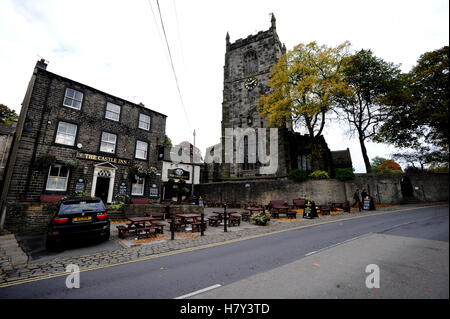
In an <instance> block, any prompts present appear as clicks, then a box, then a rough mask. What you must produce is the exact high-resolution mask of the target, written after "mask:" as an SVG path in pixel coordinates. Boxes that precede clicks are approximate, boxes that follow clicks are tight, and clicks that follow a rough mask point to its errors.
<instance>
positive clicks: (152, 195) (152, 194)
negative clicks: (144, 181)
mask: <svg viewBox="0 0 450 319" xmlns="http://www.w3.org/2000/svg"><path fill="white" fill-rule="evenodd" d="M158 196H159V195H158V187H157V186H156V185H155V184H153V185H152V186H151V187H150V198H157V197H158Z"/></svg>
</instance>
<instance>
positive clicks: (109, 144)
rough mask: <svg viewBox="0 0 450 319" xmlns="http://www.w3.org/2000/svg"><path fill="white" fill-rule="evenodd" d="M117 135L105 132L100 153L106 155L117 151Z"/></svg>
mask: <svg viewBox="0 0 450 319" xmlns="http://www.w3.org/2000/svg"><path fill="white" fill-rule="evenodd" d="M116 143H117V135H116V134H112V133H108V132H103V133H102V141H101V144H100V151H101V152H106V153H114V152H115V151H116Z"/></svg>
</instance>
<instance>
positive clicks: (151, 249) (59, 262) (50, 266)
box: [0, 204, 424, 283]
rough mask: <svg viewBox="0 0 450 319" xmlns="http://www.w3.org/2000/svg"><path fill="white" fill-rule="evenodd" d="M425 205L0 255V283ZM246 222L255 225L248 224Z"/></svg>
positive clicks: (243, 224) (419, 205) (244, 224)
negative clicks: (93, 247) (68, 251)
mask: <svg viewBox="0 0 450 319" xmlns="http://www.w3.org/2000/svg"><path fill="white" fill-rule="evenodd" d="M423 206H424V204H418V205H403V206H391V207H383V208H378V209H377V210H376V211H363V212H358V211H353V212H352V213H340V214H336V215H328V216H321V217H319V218H315V219H303V218H301V216H297V219H296V220H295V221H283V220H281V221H278V220H272V221H271V222H269V224H268V225H267V226H257V227H255V226H253V225H250V224H248V223H246V222H243V223H242V224H241V226H240V227H239V228H234V229H233V227H229V230H230V231H228V232H226V233H225V232H223V227H222V228H221V229H222V231H221V232H220V230H219V228H216V229H214V231H213V232H205V236H200V233H196V234H198V237H196V238H193V237H194V236H190V237H185V236H182V235H181V234H179V233H176V234H175V240H173V241H172V240H170V239H163V240H155V241H154V242H149V243H147V244H145V245H140V246H136V247H127V246H124V248H121V249H117V250H113V251H105V252H100V253H95V254H91V255H85V256H79V257H72V258H64V259H58V258H57V259H53V260H51V261H46V262H42V263H30V264H25V265H17V266H11V264H10V263H8V261H6V260H7V258H8V256H1V255H0V283H6V282H11V281H15V280H19V279H27V278H34V277H40V276H44V275H49V274H57V273H64V271H65V267H66V266H67V265H69V264H76V265H78V266H79V267H80V270H84V269H89V268H94V267H101V266H105V265H113V264H117V263H123V262H127V261H132V260H136V259H138V258H142V257H146V256H151V255H157V254H161V253H168V252H171V251H176V250H182V249H186V248H193V247H200V246H205V245H211V244H217V243H224V242H227V241H230V240H239V239H243V238H249V237H250V238H251V237H252V236H260V235H265V234H270V233H272V232H276V231H285V230H289V229H293V228H296V227H301V226H308V225H315V224H319V223H324V222H332V221H336V220H342V219H346V218H352V217H357V216H370V215H376V214H380V213H383V212H387V211H393V210H399V209H401V210H404V209H408V208H414V207H423ZM299 215H300V214H299ZM247 225H248V226H252V227H246V226H247ZM111 228H112V229H113V228H115V226H114V225H113V226H112V227H111ZM210 228H211V227H208V229H210ZM177 235H178V237H177ZM5 257H6V258H5Z"/></svg>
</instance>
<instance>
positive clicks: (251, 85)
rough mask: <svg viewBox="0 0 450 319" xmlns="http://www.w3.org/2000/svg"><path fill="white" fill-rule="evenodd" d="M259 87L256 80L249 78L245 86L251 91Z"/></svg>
mask: <svg viewBox="0 0 450 319" xmlns="http://www.w3.org/2000/svg"><path fill="white" fill-rule="evenodd" d="M257 85H258V80H257V79H255V78H248V79H246V80H245V82H244V86H245V88H246V89H247V90H249V91H251V90H253V89H254V88H255V87H256V86H257Z"/></svg>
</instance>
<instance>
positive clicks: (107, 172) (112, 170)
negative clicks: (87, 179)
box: [91, 162, 117, 204]
mask: <svg viewBox="0 0 450 319" xmlns="http://www.w3.org/2000/svg"><path fill="white" fill-rule="evenodd" d="M116 170H117V167H116V166H114V165H113V164H111V163H108V162H104V163H99V164H96V165H94V177H93V179H92V190H91V196H97V197H100V198H101V199H102V201H103V202H104V203H105V204H106V203H112V200H113V190H114V179H115V176H116Z"/></svg>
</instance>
